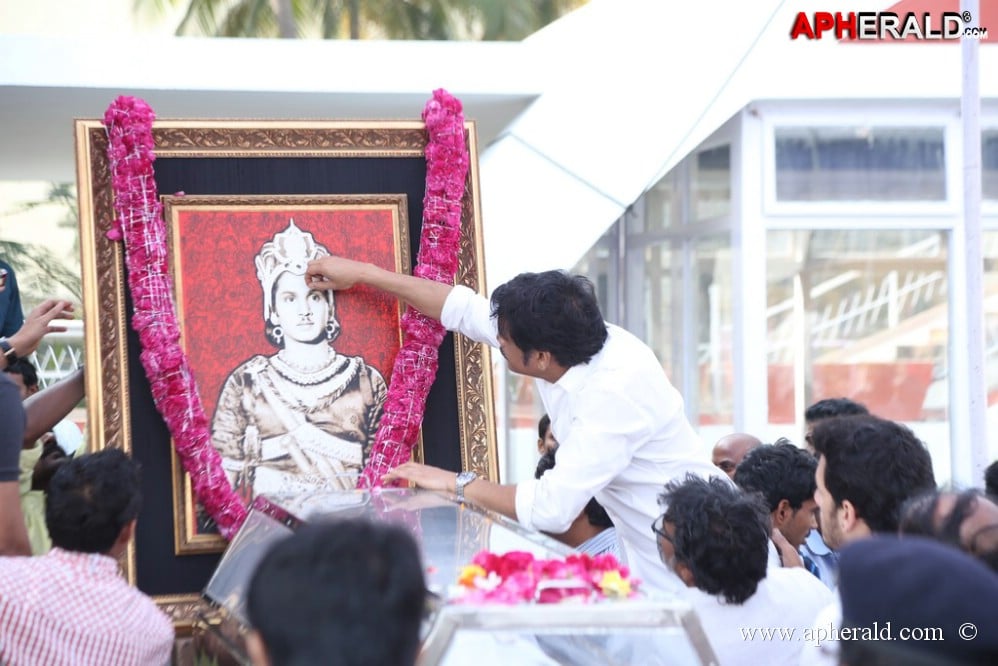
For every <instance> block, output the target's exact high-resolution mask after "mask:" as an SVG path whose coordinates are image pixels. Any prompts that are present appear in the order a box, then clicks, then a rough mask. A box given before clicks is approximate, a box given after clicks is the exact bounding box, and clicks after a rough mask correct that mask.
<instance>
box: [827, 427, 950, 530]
mask: <svg viewBox="0 0 998 666" xmlns="http://www.w3.org/2000/svg"><path fill="white" fill-rule="evenodd" d="M808 441H809V442H810V443H811V445H812V446H814V449H815V451H816V452H817V454H818V455H819V456H822V457H824V459H825V487H826V488H827V489H828V492H829V493H830V494H831V496H832V499H834V500H835V504H836V505H841V504H842V502H843V501H845V500H849V501H850V502H851V503H852V505H853V506H854V507H856V514H857V517H859V518H862V519H863V520H864V521H865V522H866V524H867V525H868V526H869V528H870V530H871V531H873V532H897V529H898V522H899V520H900V517H901V505H902V504H903V503H904V502H905V500H907V499H909V498H911V497H914V496H915V495H918V494H919V493H922V492H926V491H929V490H933V489H935V487H936V479H935V476H934V475H933V472H932V458H931V457H930V456H929V451H928V449H926V448H925V444H923V443H922V441H921V440H920V439H918V438H917V437H916V436H915V433H913V432H912V431H911V429H909V428H908V427H907V426H905V425H903V424H901V423H896V422H894V421H889V420H887V419H882V418H879V417H877V416H872V415H869V414H867V415H856V416H839V417H835V418H830V419H824V420H822V421H819V422H818V423H817V424H816V425H815V426H814V430H812V431H811V434H810V435H808Z"/></svg>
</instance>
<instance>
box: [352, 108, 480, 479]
mask: <svg viewBox="0 0 998 666" xmlns="http://www.w3.org/2000/svg"><path fill="white" fill-rule="evenodd" d="M423 122H425V123H426V131H427V133H428V134H429V141H428V143H427V145H426V193H425V194H424V196H423V228H422V231H421V233H420V238H419V254H418V256H417V258H416V260H417V265H416V269H415V270H414V271H413V274H414V275H416V276H418V277H422V278H426V279H429V280H434V281H436V282H443V283H447V284H453V283H454V274H455V273H456V272H457V263H458V249H459V246H460V241H461V205H462V201H463V199H464V186H465V177H466V176H467V174H468V161H469V158H468V148H467V145H466V142H465V139H464V115H463V113H462V108H461V102H460V101H458V100H457V99H456V98H454V97H452V96H451V95H450V94H449V93H448V92H447V91H446V90H443V89H440V90H435V91H433V97H432V99H430V101H429V102H427V103H426V108H425V109H423ZM402 333H403V342H402V349H400V350H399V353H398V356H396V357H395V366H394V370H393V371H392V382H391V386H389V387H388V396H387V398H386V399H385V408H384V412H383V415H382V417H381V425H380V426H379V428H378V433H377V435H376V437H375V441H374V446H373V447H372V449H371V457H370V459H369V460H368V463H367V466H366V467H365V468H364V470H363V472H361V476H360V480H359V482H358V484H357V485H358V487H361V488H376V487H380V486H382V485H383V483H382V480H381V478H382V477H383V476H384V475H385V474H387V473H388V472H389V471H391V470H392V469H394V468H396V467H398V466H399V465H400V464H402V463H404V462H406V461H407V460H409V458H410V456H411V454H412V447H413V446H414V445H415V443H416V436H417V434H418V433H419V428H420V426H421V425H422V423H423V413H424V411H425V409H426V397H427V396H428V395H429V393H430V387H431V386H432V385H433V380H434V379H436V376H437V365H438V363H437V362H438V355H439V351H440V343H441V342H443V339H444V335H445V334H446V331H445V330H444V327H443V325H442V324H441V323H440V322H438V321H436V320H434V319H431V318H429V317H427V316H425V315H424V314H422V313H421V312H419V311H417V310H414V309H413V308H408V309H407V310H406V312H405V314H403V315H402Z"/></svg>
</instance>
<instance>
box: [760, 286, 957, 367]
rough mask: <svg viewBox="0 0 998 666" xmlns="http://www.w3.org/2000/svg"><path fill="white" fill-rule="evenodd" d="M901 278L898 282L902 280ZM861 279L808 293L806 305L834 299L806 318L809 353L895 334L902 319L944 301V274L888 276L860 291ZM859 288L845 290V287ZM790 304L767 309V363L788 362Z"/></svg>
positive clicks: (791, 335)
mask: <svg viewBox="0 0 998 666" xmlns="http://www.w3.org/2000/svg"><path fill="white" fill-rule="evenodd" d="M902 275H903V280H902ZM862 279H863V277H862V275H861V274H859V273H858V272H856V271H846V272H844V273H842V274H840V275H838V276H835V277H834V278H831V279H830V280H826V281H825V282H822V283H821V284H818V285H816V286H815V287H814V288H812V289H811V294H810V296H811V299H812V301H813V300H818V299H820V298H821V297H822V296H824V295H826V294H830V293H831V292H832V291H833V288H834V291H835V292H837V293H838V294H840V296H839V297H838V298H837V299H835V300H833V301H832V302H827V300H826V303H825V305H824V307H822V308H821V309H820V311H818V312H814V311H812V312H811V313H810V314H809V317H810V321H809V324H810V327H809V329H808V333H809V337H810V340H811V342H810V344H811V346H812V348H814V349H822V348H837V347H838V346H839V345H841V344H842V343H843V342H846V341H851V340H858V339H861V338H863V337H865V336H868V335H872V334H873V333H876V332H879V331H883V330H889V329H894V328H896V327H897V326H898V325H899V324H900V323H901V322H902V321H903V320H904V319H906V318H908V317H911V316H914V315H916V314H918V313H920V312H922V311H924V310H926V309H928V308H929V307H932V306H934V305H938V304H940V303H943V302H945V300H946V273H945V272H944V271H924V270H923V271H917V270H909V271H904V272H903V274H902V272H901V271H896V270H895V271H890V272H889V273H887V274H886V275H885V276H884V277H883V279H882V280H881V282H880V285H879V287H878V286H877V285H874V284H869V285H866V287H865V289H864V287H863V285H862V282H859V281H861V280H862ZM852 282H859V284H856V285H853V286H852V288H851V289H850V283H852ZM792 308H793V301H792V299H787V300H785V301H783V302H781V303H778V304H776V305H774V306H773V307H771V308H769V309H768V310H767V312H766V315H767V319H768V320H769V321H771V322H772V321H773V320H774V318H775V319H777V321H776V322H775V323H773V324H771V326H770V333H769V360H770V362H771V363H781V362H784V363H786V362H790V355H791V350H792V348H793V335H794V323H793V320H792V316H791V310H792Z"/></svg>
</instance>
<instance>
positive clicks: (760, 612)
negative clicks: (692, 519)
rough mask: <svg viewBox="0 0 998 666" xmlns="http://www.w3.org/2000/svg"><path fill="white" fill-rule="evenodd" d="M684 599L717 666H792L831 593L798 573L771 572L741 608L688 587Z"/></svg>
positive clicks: (798, 569) (809, 576)
mask: <svg viewBox="0 0 998 666" xmlns="http://www.w3.org/2000/svg"><path fill="white" fill-rule="evenodd" d="M684 596H685V597H686V598H687V599H688V600H689V601H690V602H691V603H692V604H693V608H694V609H695V610H696V612H697V616H698V617H699V618H700V625H701V626H702V627H703V630H704V633H705V634H707V640H708V641H710V645H711V647H712V648H714V654H715V655H716V656H717V661H718V663H719V664H720V665H721V666H741V665H742V664H744V665H745V666H758V665H759V664H766V665H767V666H776V665H778V664H797V662H798V659H799V658H800V656H801V651H802V650H804V649H807V647H806V646H807V643H806V642H805V641H804V638H805V635H806V634H805V632H806V631H807V630H809V629H810V628H811V626H812V623H813V622H814V618H815V617H816V616H817V615H818V613H819V611H820V610H821V608H822V607H824V606H825V605H826V604H828V603H829V602H830V601H831V600H832V593H831V591H829V589H828V588H827V587H825V586H824V585H822V584H821V581H819V580H818V579H817V578H816V577H815V576H814V575H813V574H811V573H808V571H807V570H806V569H802V568H801V567H791V568H789V569H787V568H780V567H775V568H774V567H771V568H770V569H769V570H768V571H767V572H766V577H765V578H763V579H762V580H761V581H759V587H758V588H756V591H755V594H753V595H752V596H751V597H749V599H748V600H747V601H746V602H745V603H743V604H729V603H727V602H725V601H724V600H723V598H721V597H716V596H714V595H710V594H707V593H706V592H704V591H702V590H699V589H697V588H692V587H691V588H687V590H686V593H685V594H684ZM781 629H782V630H783V632H784V633H781V632H780V630H781ZM766 632H770V633H768V634H767V633H766ZM791 632H792V633H791Z"/></svg>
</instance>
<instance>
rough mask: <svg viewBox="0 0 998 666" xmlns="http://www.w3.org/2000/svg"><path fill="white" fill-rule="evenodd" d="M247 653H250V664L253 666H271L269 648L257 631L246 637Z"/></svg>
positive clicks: (254, 630)
mask: <svg viewBox="0 0 998 666" xmlns="http://www.w3.org/2000/svg"><path fill="white" fill-rule="evenodd" d="M246 652H248V653H249V658H250V663H252V664H253V666H270V658H269V657H268V656H267V646H266V645H264V643H263V638H262V637H261V636H260V632H259V631H257V630H256V629H253V630H252V631H250V632H249V634H248V635H247V636H246Z"/></svg>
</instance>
